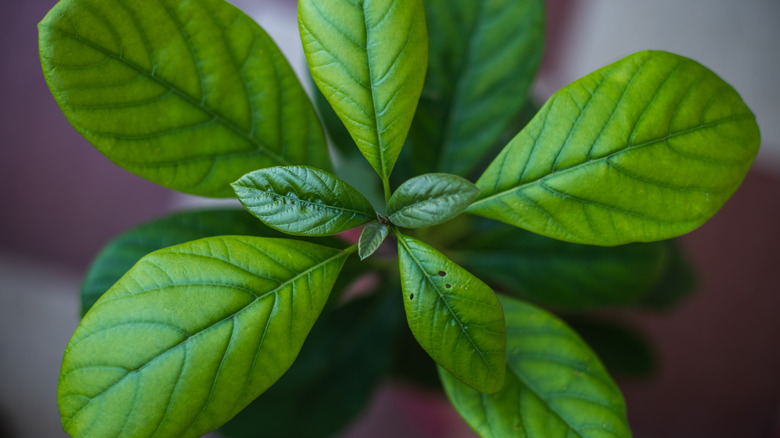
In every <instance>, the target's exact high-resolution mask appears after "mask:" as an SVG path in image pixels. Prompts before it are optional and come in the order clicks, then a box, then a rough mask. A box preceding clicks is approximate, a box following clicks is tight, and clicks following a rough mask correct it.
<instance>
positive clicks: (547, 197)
mask: <svg viewBox="0 0 780 438" xmlns="http://www.w3.org/2000/svg"><path fill="white" fill-rule="evenodd" d="M759 142H760V139H759V132H758V126H757V125H756V121H755V117H754V115H753V113H751V112H750V109H748V108H747V106H745V104H744V102H742V99H741V98H740V97H739V95H738V94H737V93H736V91H734V89H733V88H731V86H729V85H728V84H727V83H725V82H724V81H723V80H722V79H720V78H719V77H718V76H717V75H715V74H714V73H712V72H711V71H709V70H707V69H706V68H705V67H703V66H702V65H701V64H698V63H696V62H695V61H691V60H690V59H687V58H684V57H681V56H677V55H673V54H671V53H666V52H652V51H647V52H640V53H636V54H634V55H631V56H629V57H626V58H624V59H622V60H620V61H618V62H616V63H614V64H611V65H609V66H607V67H604V68H602V69H600V70H598V71H596V72H594V73H591V74H590V75H588V76H585V77H584V78H582V79H579V80H577V81H575V82H574V83H572V84H570V85H568V86H566V87H564V88H563V89H562V90H560V91H558V92H557V93H555V95H553V97H552V98H550V100H549V101H548V102H547V103H546V104H545V105H544V107H542V109H541V110H540V111H539V114H537V116H536V117H535V118H534V120H533V121H531V123H530V124H529V125H528V126H527V127H526V128H525V129H523V130H522V131H521V132H520V134H518V135H517V137H515V138H514V139H513V140H512V141H511V142H510V143H509V144H508V145H507V146H506V148H504V150H503V151H502V152H501V154H499V156H498V157H497V158H496V160H495V161H493V163H492V164H491V165H490V167H488V169H487V171H485V173H484V174H483V175H482V177H481V178H480V179H479V181H478V182H477V186H478V187H479V188H480V189H482V193H481V195H480V197H481V199H480V200H478V201H476V202H475V203H474V204H472V206H471V207H470V208H469V211H470V212H471V213H474V214H477V215H480V216H485V217H489V218H492V219H497V220H500V221H503V222H506V223H509V224H511V225H516V226H519V227H522V228H526V229H528V230H530V231H533V232H535V233H539V234H543V235H546V236H548V237H553V238H556V239H561V240H566V241H570V242H575V243H588V244H595V245H619V244H623V243H629V242H635V241H654V240H661V239H666V238H670V237H674V236H678V235H681V234H684V233H687V232H689V231H691V230H693V229H695V228H696V227H698V226H699V225H701V224H702V223H704V222H705V221H707V220H708V219H709V218H710V217H711V216H712V215H713V214H715V212H717V210H718V209H719V208H720V207H721V206H722V205H723V203H724V202H726V200H727V199H728V198H729V197H730V196H731V194H732V193H734V191H735V190H736V189H737V187H738V186H739V184H740V183H741V182H742V179H743V178H744V176H745V173H746V172H747V170H748V168H749V167H750V164H751V163H752V162H753V158H754V157H755V155H756V152H757V151H758V145H759Z"/></svg>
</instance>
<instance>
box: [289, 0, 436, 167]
mask: <svg viewBox="0 0 780 438" xmlns="http://www.w3.org/2000/svg"><path fill="white" fill-rule="evenodd" d="M424 17H425V13H424V10H423V5H422V1H421V0H377V1H372V2H364V3H352V2H349V1H344V0H327V1H323V0H319V1H315V0H305V1H301V2H300V4H299V7H298V24H299V28H300V32H301V37H302V39H303V47H304V53H305V54H306V59H307V61H308V63H309V68H310V70H311V73H312V77H313V79H314V81H315V83H316V84H317V86H318V87H319V88H320V90H321V91H322V93H323V95H324V96H325V97H326V98H327V99H328V101H329V102H330V103H331V105H332V106H333V109H334V110H335V111H336V114H337V115H338V116H339V118H341V120H342V121H343V122H344V125H345V126H346V128H347V130H348V131H349V133H350V134H351V136H352V138H353V139H354V140H355V143H356V144H357V146H358V148H359V149H360V151H361V152H362V153H363V155H364V156H365V157H366V159H367V160H368V162H369V163H370V164H371V166H372V167H373V168H374V170H375V171H376V173H377V174H378V175H379V176H380V177H381V178H382V179H383V180H385V181H386V180H387V179H388V178H389V176H390V173H391V171H392V169H393V166H394V165H395V161H396V159H397V158H398V154H399V153H400V151H401V148H402V146H403V143H404V140H405V138H406V134H407V132H408V131H409V126H410V125H411V122H412V117H413V114H414V109H415V108H416V106H417V98H418V97H419V95H420V92H421V90H422V86H423V82H424V68H418V67H420V66H424V65H426V64H427V56H428V55H427V35H426V30H425V18H424Z"/></svg>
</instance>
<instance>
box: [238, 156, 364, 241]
mask: <svg viewBox="0 0 780 438" xmlns="http://www.w3.org/2000/svg"><path fill="white" fill-rule="evenodd" d="M233 189H234V190H235V191H236V195H237V196H238V200H239V201H241V203H242V204H244V207H246V209H247V210H249V212H250V213H252V214H253V215H254V216H255V217H257V218H258V219H260V220H261V221H263V223H264V224H266V225H268V226H269V227H271V228H273V229H276V230H279V231H282V232H285V233H287V234H294V235H298V236H328V235H331V234H336V233H340V232H342V231H346V230H348V229H350V228H354V227H357V226H359V225H363V224H365V223H367V222H370V221H372V220H374V219H375V218H376V212H374V208H373V207H371V203H370V202H368V200H367V199H366V198H365V197H363V195H361V194H360V192H358V191H357V190H355V189H354V188H353V187H352V186H350V185H349V184H347V183H346V182H344V181H343V180H341V179H339V178H338V177H336V176H334V175H331V174H329V173H327V172H323V171H321V170H318V169H314V168H311V167H305V166H286V167H272V168H269V169H260V170H256V171H254V172H250V173H247V174H246V175H244V176H242V177H241V179H239V180H238V181H236V182H234V183H233Z"/></svg>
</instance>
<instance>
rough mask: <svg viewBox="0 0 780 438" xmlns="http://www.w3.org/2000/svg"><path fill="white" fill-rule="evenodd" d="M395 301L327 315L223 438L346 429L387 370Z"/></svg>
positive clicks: (303, 437)
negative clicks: (288, 365) (280, 376)
mask: <svg viewBox="0 0 780 438" xmlns="http://www.w3.org/2000/svg"><path fill="white" fill-rule="evenodd" d="M394 298H396V297H395V295H392V294H389V293H382V294H375V295H372V296H370V297H367V298H359V299H357V300H355V301H350V302H348V303H347V304H345V305H344V306H342V307H339V308H337V309H335V310H334V311H332V312H330V313H328V312H323V314H322V316H321V317H320V319H319V321H317V324H316V325H315V326H314V328H312V330H311V334H310V335H309V337H308V339H307V340H306V344H304V346H303V348H302V349H301V353H300V354H299V355H298V359H297V360H296V361H295V363H294V364H293V365H292V366H291V367H290V369H289V371H287V373H285V375H284V376H282V378H281V379H279V381H278V382H276V383H275V384H274V385H273V386H272V387H271V388H270V389H269V390H268V391H266V392H265V393H263V394H262V395H261V396H260V397H258V398H257V400H255V401H253V402H252V403H250V404H249V406H247V407H246V409H244V410H243V411H241V412H240V413H239V414H238V415H236V417H235V418H233V419H232V420H231V421H229V422H228V423H227V424H225V426H223V427H222V428H220V433H221V434H222V435H224V436H226V437H229V438H256V437H258V436H266V437H273V438H320V437H330V436H334V435H335V434H337V432H339V431H340V430H342V429H344V427H345V426H346V425H347V424H348V423H349V422H350V420H352V419H353V418H354V417H355V416H356V415H357V414H358V413H359V412H360V411H361V410H362V409H363V408H364V407H365V404H366V403H367V402H368V401H369V398H370V396H371V394H372V393H373V391H374V389H375V388H376V385H377V384H378V383H379V380H380V378H381V377H382V374H383V373H384V371H385V370H386V369H387V368H388V366H389V361H390V354H391V353H392V348H388V345H391V344H392V342H393V338H394V335H395V332H396V330H397V329H398V326H399V325H400V324H399V323H400V322H401V320H400V317H401V316H402V315H401V309H400V305H396V304H400V303H396V302H395V301H396V300H395V299H394ZM391 301H392V302H391ZM429 361H430V359H429ZM302 412H305V413H306V420H305V421H301V413H302Z"/></svg>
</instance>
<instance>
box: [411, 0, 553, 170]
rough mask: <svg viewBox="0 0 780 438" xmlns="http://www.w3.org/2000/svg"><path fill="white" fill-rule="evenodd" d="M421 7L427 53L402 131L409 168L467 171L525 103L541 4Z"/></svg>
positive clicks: (428, 2) (440, 0)
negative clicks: (415, 102)
mask: <svg viewBox="0 0 780 438" xmlns="http://www.w3.org/2000/svg"><path fill="white" fill-rule="evenodd" d="M425 8H426V12H427V14H426V17H427V22H428V33H429V38H430V50H429V54H428V72H427V74H426V79H425V87H424V88H423V92H422V96H421V98H420V103H419V106H418V108H417V113H416V114H415V118H414V122H413V124H412V128H411V130H410V133H409V145H408V147H409V148H410V149H411V156H412V158H413V159H412V160H411V161H412V166H413V167H414V168H415V170H416V172H415V173H416V174H420V173H427V172H436V171H439V172H450V173H456V174H459V175H464V176H465V175H469V174H471V173H472V172H473V171H474V170H475V169H476V167H477V166H479V165H480V164H482V163H483V161H484V160H485V158H486V157H487V155H488V154H489V153H490V152H491V151H492V149H493V148H494V147H495V146H497V144H496V143H497V141H499V140H500V138H501V136H502V134H503V132H504V130H505V129H506V128H507V127H508V126H509V125H510V124H511V123H512V121H513V119H514V118H515V117H516V116H517V115H518V114H519V113H520V112H521V110H522V108H523V105H524V103H525V102H526V98H527V96H528V91H529V89H530V86H531V83H532V81H533V79H534V76H535V74H536V70H537V68H538V66H539V63H540V60H541V57H542V52H543V46H544V2H543V1H542V0H483V1H474V0H425ZM515 132H517V131H515Z"/></svg>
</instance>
